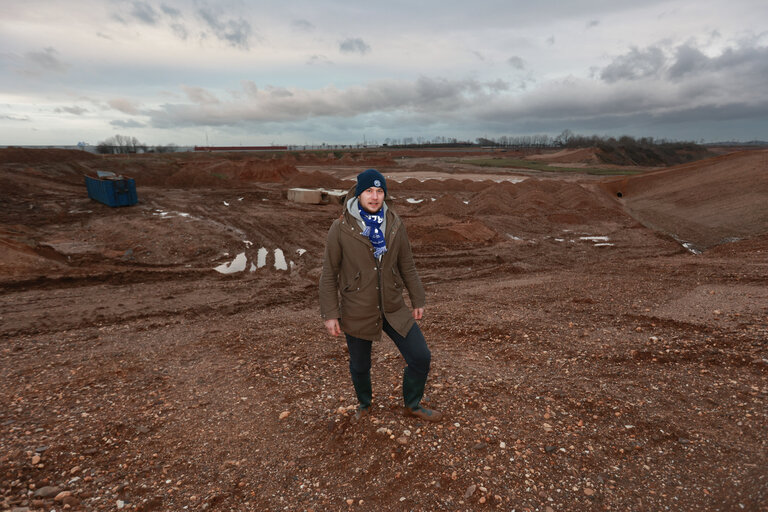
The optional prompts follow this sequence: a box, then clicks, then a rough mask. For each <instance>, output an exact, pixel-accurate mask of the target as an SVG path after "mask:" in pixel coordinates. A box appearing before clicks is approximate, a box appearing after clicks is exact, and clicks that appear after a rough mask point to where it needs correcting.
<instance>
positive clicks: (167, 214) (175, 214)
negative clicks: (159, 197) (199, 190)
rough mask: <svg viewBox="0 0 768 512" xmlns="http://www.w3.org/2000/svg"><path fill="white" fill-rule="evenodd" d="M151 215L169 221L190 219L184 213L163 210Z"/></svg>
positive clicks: (188, 215)
mask: <svg viewBox="0 0 768 512" xmlns="http://www.w3.org/2000/svg"><path fill="white" fill-rule="evenodd" d="M152 215H156V216H158V217H160V218H161V219H170V218H173V217H191V215H190V214H188V213H185V212H166V211H163V210H155V211H154V212H153V213H152Z"/></svg>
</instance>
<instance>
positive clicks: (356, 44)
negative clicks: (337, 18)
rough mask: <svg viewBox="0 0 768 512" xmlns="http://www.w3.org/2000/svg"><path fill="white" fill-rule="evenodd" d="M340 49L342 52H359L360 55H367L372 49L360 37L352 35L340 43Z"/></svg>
mask: <svg viewBox="0 0 768 512" xmlns="http://www.w3.org/2000/svg"><path fill="white" fill-rule="evenodd" d="M339 51H340V52H341V53H359V54H360V55H365V54H366V53H368V52H369V51H371V47H370V46H368V43H366V42H365V41H363V40H362V39H360V38H359V37H355V38H351V37H350V38H348V39H345V40H344V41H342V42H341V43H339Z"/></svg>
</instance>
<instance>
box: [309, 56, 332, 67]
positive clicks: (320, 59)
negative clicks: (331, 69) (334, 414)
mask: <svg viewBox="0 0 768 512" xmlns="http://www.w3.org/2000/svg"><path fill="white" fill-rule="evenodd" d="M307 64H309V65H312V64H333V63H332V62H331V61H330V60H329V59H328V57H326V56H325V55H312V56H311V57H309V59H307Z"/></svg>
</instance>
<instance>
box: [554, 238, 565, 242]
mask: <svg viewBox="0 0 768 512" xmlns="http://www.w3.org/2000/svg"><path fill="white" fill-rule="evenodd" d="M555 242H565V238H555Z"/></svg>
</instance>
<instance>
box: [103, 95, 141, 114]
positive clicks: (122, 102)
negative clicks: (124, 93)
mask: <svg viewBox="0 0 768 512" xmlns="http://www.w3.org/2000/svg"><path fill="white" fill-rule="evenodd" d="M107 105H109V106H110V107H111V108H113V109H115V110H118V111H120V112H123V113H124V114H130V115H136V114H139V107H138V105H136V103H134V102H133V101H131V100H128V99H125V98H114V99H111V100H109V101H107Z"/></svg>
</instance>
